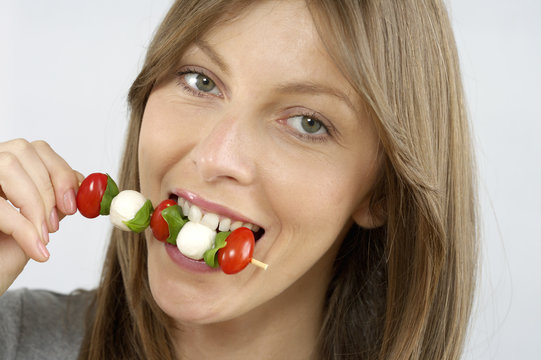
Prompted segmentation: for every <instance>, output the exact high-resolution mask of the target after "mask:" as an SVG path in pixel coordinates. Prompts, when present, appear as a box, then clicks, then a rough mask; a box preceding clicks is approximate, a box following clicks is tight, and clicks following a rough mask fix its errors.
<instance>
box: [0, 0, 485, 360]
mask: <svg viewBox="0 0 541 360" xmlns="http://www.w3.org/2000/svg"><path fill="white" fill-rule="evenodd" d="M129 102H130V105H131V124H130V128H129V132H128V141H127V144H126V151H125V156H124V162H123V166H122V169H121V176H120V182H119V187H120V188H123V189H136V190H140V191H141V192H142V193H143V194H144V195H145V196H146V197H148V198H149V199H151V200H152V202H153V204H154V205H157V204H158V203H159V202H160V201H161V200H163V199H165V198H171V199H175V200H178V199H184V200H185V201H188V202H189V203H190V206H198V207H199V208H201V209H202V210H203V212H207V213H208V212H210V213H214V214H216V215H218V216H220V217H221V218H224V217H225V218H229V219H230V220H232V221H236V220H240V221H243V222H248V223H251V224H254V225H257V226H259V227H261V228H262V229H263V231H264V234H263V236H262V237H261V238H260V239H258V241H257V243H256V247H255V253H254V256H255V257H257V258H259V259H261V260H263V261H265V262H266V263H269V264H270V268H269V270H268V271H262V270H260V269H257V268H255V267H249V268H247V269H245V270H243V271H242V272H241V273H239V274H237V275H234V276H227V275H224V274H221V273H219V272H209V271H207V270H208V268H207V267H206V265H202V264H200V263H194V262H190V261H187V260H186V259H184V258H182V257H180V256H179V254H177V252H175V249H171V247H167V246H164V245H163V243H161V242H158V241H156V240H155V239H154V238H153V237H152V234H151V233H150V232H149V231H147V232H146V233H145V234H144V235H137V234H133V233H121V232H116V231H115V232H113V235H112V238H111V243H110V246H109V250H108V254H107V258H106V261H105V265H104V270H103V274H102V280H101V283H100V285H99V287H98V289H97V290H96V292H95V293H91V294H83V295H75V296H79V297H80V298H81V299H87V298H88V296H92V297H93V302H92V305H91V306H90V307H89V312H88V317H87V321H86V322H85V323H84V325H83V322H82V321H81V322H80V323H79V324H78V325H79V326H80V327H81V328H82V327H83V326H84V327H85V328H84V329H85V332H84V336H83V339H82V344H81V346H80V352H79V358H80V359H86V358H92V359H102V358H107V359H109V358H113V359H114V358H127V359H132V358H145V359H169V358H171V359H173V358H180V359H191V358H197V359H206V358H211V357H218V356H219V357H220V358H230V359H243V358H276V359H288V358H289V359H305V358H314V359H317V358H322V359H333V358H336V359H344V358H350V359H406V358H412V359H458V358H459V357H460V353H461V349H462V345H463V341H464V336H465V329H466V326H467V322H468V318H469V313H470V308H471V301H472V293H473V288H474V278H475V277H474V270H475V246H476V228H475V226H476V219H475V216H476V215H475V192H474V187H473V171H472V158H471V157H472V155H471V150H470V143H469V130H468V124H467V121H466V116H465V111H464V104H463V94H462V89H461V84H460V75H459V70H458V61H457V56H456V50H455V45H454V41H453V38H452V33H451V30H450V25H449V22H448V18H447V15H446V12H445V9H444V7H443V5H442V4H441V3H440V2H439V1H421V0H419V1H407V2H394V1H373V2H356V1H330V0H329V1H323V0H321V1H300V0H297V1H273V2H271V1H263V2H252V1H207V0H205V1H178V2H176V3H175V4H174V5H173V7H172V8H171V10H170V12H169V13H168V15H167V16H166V18H165V19H164V21H163V23H162V25H161V26H160V28H159V29H158V31H157V33H156V35H155V38H154V40H153V42H152V44H151V46H150V48H149V50H148V53H147V58H146V61H145V65H144V67H143V69H142V71H141V73H140V74H139V76H138V78H137V79H136V81H135V82H134V84H133V86H132V88H131V90H130V94H129ZM1 146H2V147H1V151H2V157H3V159H4V162H3V163H4V164H6V166H4V167H3V168H4V169H5V170H2V175H1V176H2V178H3V179H5V180H3V181H2V182H1V184H2V191H3V194H2V195H3V196H4V198H6V199H8V200H10V201H11V202H12V203H13V204H14V205H15V206H17V207H20V208H21V213H20V214H19V213H16V212H15V211H13V209H12V208H11V207H8V205H6V204H3V205H2V206H3V208H2V211H3V213H4V214H5V216H4V219H5V220H3V221H2V222H1V223H0V230H1V231H2V233H3V235H2V237H3V238H2V242H1V243H0V244H2V245H1V246H2V247H3V249H2V250H3V251H2V254H6V258H7V254H9V255H10V256H9V257H10V259H11V262H12V263H5V264H6V265H2V266H3V268H2V273H3V274H9V276H6V280H2V283H1V285H2V289H6V288H7V287H8V286H9V284H10V283H11V282H12V281H13V278H14V277H15V276H16V275H15V274H16V273H18V271H20V270H21V269H22V267H23V266H24V263H25V254H26V255H27V256H29V257H31V258H33V259H35V260H38V261H44V260H46V259H47V257H48V252H47V249H46V248H45V247H44V246H43V244H44V243H46V242H47V233H48V232H50V231H55V230H56V229H57V228H58V217H61V216H63V214H72V213H73V212H74V211H75V209H74V208H73V203H72V202H73V194H74V192H75V191H76V190H77V183H78V180H79V179H78V175H77V173H76V172H74V171H73V170H71V168H70V167H69V166H68V165H67V164H65V162H64V161H63V160H62V159H61V158H60V157H58V156H57V155H56V154H54V153H53V152H52V150H50V148H49V147H48V146H47V145H46V144H44V143H42V142H38V143H35V144H28V143H26V142H24V141H20V140H19V141H15V142H8V143H5V144H2V145H1ZM36 164H38V165H36ZM30 165H32V166H30ZM27 169H32V170H27ZM49 178H50V180H49ZM15 179H22V180H18V181H21V182H22V184H23V187H22V188H21V187H18V188H16V187H15V185H14V183H15ZM51 188H52V189H54V192H53V191H50V189H51ZM22 189H28V191H23V190H22ZM47 189H49V190H47ZM65 194H66V195H65ZM40 202H41V204H42V206H30V205H31V204H32V205H35V204H36V203H40ZM55 208H56V209H58V213H57V212H56V211H55V210H54V209H55ZM46 214H51V215H50V216H46ZM45 219H46V220H45ZM44 221H45V222H44ZM40 224H45V225H44V226H45V228H43V226H41V225H40ZM36 229H39V230H36ZM41 229H43V230H41ZM38 231H41V234H42V235H41V236H40V235H39V232H38ZM38 237H40V238H39V240H38ZM21 249H22V250H21ZM14 254H17V255H19V259H17V258H16V256H15V255H14ZM8 295H9V294H8ZM38 301H39V299H38V300H36V302H38ZM84 301H86V300H84ZM80 303H84V304H86V303H85V302H83V300H81V301H80ZM85 306H86V305H85ZM21 341H24V339H23V340H21ZM75 346H77V349H79V343H77V342H76V344H75Z"/></svg>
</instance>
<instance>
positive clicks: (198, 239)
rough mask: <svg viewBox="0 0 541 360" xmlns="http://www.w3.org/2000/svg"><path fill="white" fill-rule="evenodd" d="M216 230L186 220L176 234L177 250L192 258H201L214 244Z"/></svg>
mask: <svg viewBox="0 0 541 360" xmlns="http://www.w3.org/2000/svg"><path fill="white" fill-rule="evenodd" d="M215 237H216V231H214V230H211V229H209V228H208V227H206V226H205V225H203V224H200V223H196V222H193V221H188V222H187V223H186V224H184V226H183V227H182V229H180V232H179V233H178V236H177V247H178V250H179V251H180V252H181V253H182V254H183V255H184V256H186V257H189V258H191V259H194V260H200V259H202V258H203V254H204V253H205V251H207V250H208V249H211V248H212V247H213V246H214V238H215Z"/></svg>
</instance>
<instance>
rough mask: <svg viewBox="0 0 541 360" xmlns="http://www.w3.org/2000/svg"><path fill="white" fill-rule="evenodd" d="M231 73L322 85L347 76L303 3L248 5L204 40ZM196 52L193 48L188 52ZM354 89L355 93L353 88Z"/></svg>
mask: <svg viewBox="0 0 541 360" xmlns="http://www.w3.org/2000/svg"><path fill="white" fill-rule="evenodd" d="M202 40H204V42H205V43H207V44H209V45H210V46H212V47H213V48H214V49H215V50H216V51H217V52H218V53H219V54H220V55H222V56H223V57H224V58H225V60H226V61H227V63H229V64H230V65H231V67H232V68H246V62H247V59H250V66H251V68H254V69H259V70H260V71H261V72H263V70H264V72H265V73H268V74H271V73H272V74H273V76H275V75H276V74H279V75H284V74H288V75H294V76H295V78H296V80H297V79H298V80H300V79H310V81H320V82H323V83H327V85H328V82H329V81H330V82H331V83H332V82H335V83H336V82H339V83H340V84H341V85H340V86H341V89H342V90H343V91H345V92H349V91H348V90H347V89H345V86H344V84H346V83H347V82H346V81H345V77H344V76H343V75H342V74H341V73H340V71H339V70H338V67H337V66H336V65H335V63H334V62H333V61H332V59H331V57H330V56H329V54H328V53H327V51H326V50H325V47H324V45H323V42H322V41H321V39H320V37H319V34H318V32H317V29H316V27H315V25H314V20H313V18H312V16H311V14H310V11H309V10H308V8H307V6H306V3H305V1H302V0H299V1H266V2H262V3H255V4H252V5H250V6H249V7H248V8H247V9H245V10H242V11H241V12H240V13H239V14H238V15H237V16H235V17H233V18H231V19H230V20H226V21H222V22H220V23H219V25H217V26H215V27H214V28H212V29H211V30H210V31H208V32H207V33H206V34H205V35H204V36H203V37H202ZM190 51H194V47H191V48H190V50H188V52H190ZM349 90H352V89H349Z"/></svg>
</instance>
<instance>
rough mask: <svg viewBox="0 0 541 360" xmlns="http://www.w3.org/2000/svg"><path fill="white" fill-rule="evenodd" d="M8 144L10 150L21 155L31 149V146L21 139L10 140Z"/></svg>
mask: <svg viewBox="0 0 541 360" xmlns="http://www.w3.org/2000/svg"><path fill="white" fill-rule="evenodd" d="M9 144H10V148H11V149H12V151H13V152H14V153H22V152H25V151H28V150H29V149H30V148H31V145H30V143H29V142H28V140H26V139H23V138H19V139H14V140H11V141H10V142H9Z"/></svg>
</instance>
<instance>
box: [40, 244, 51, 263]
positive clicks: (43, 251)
mask: <svg viewBox="0 0 541 360" xmlns="http://www.w3.org/2000/svg"><path fill="white" fill-rule="evenodd" d="M38 249H39V252H40V253H41V255H43V257H45V258H46V259H48V258H49V256H51V254H49V250H47V248H46V247H45V245H43V243H42V242H41V240H38Z"/></svg>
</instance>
